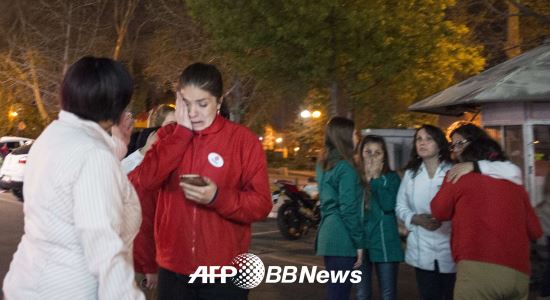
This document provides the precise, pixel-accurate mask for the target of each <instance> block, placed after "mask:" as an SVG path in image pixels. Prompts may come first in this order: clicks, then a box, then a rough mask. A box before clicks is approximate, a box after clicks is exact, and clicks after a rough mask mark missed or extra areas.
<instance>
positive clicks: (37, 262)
mask: <svg viewBox="0 0 550 300" xmlns="http://www.w3.org/2000/svg"><path fill="white" fill-rule="evenodd" d="M132 89H133V84H132V79H131V77H130V75H129V74H128V72H127V71H126V69H125V68H124V67H123V66H122V65H121V64H120V63H118V62H115V61H113V60H111V59H107V58H94V57H84V58H82V59H80V60H79V61H78V62H76V63H75V64H74V65H72V66H71V67H70V68H69V70H68V71H67V74H66V76H65V79H64V80H63V83H62V88H61V108H62V110H61V112H60V113H59V119H58V120H56V121H54V122H52V123H51V124H50V125H49V126H48V127H47V128H46V129H45V130H44V132H43V133H42V134H41V135H40V137H38V139H37V140H36V142H35V143H34V145H33V147H32V148H31V151H30V153H29V157H28V160H27V166H26V170H25V185H24V190H23V193H24V195H25V203H24V214H25V233H24V235H23V237H22V239H21V242H20V243H19V246H18V248H17V251H16V253H15V254H14V256H13V260H12V262H11V264H10V269H9V272H8V274H7V275H6V278H5V280H4V285H3V292H4V295H5V297H6V299H7V300H18V299H24V300H33V299H67V300H68V299H71V300H72V299H90V300H91V299H144V297H143V294H142V293H141V291H140V290H139V289H138V288H137V286H136V284H135V283H134V270H133V262H132V241H133V239H134V236H135V235H136V233H137V231H138V229H139V225H140V222H141V215H140V206H139V201H138V199H137V197H136V193H135V191H134V189H133V187H132V186H131V184H130V182H129V181H128V179H127V177H126V175H125V174H124V173H123V172H122V170H121V167H120V161H119V157H117V155H116V154H120V153H117V149H116V148H117V145H116V143H115V141H114V139H113V138H112V137H111V135H110V134H109V132H110V130H111V127H112V126H113V125H114V124H117V123H118V122H119V120H120V119H121V118H122V117H123V114H124V110H125V108H126V106H127V105H128V103H129V102H130V98H131V95H132Z"/></svg>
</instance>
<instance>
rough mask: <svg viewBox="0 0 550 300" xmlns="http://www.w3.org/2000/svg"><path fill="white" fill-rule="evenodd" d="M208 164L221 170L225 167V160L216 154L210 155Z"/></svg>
mask: <svg viewBox="0 0 550 300" xmlns="http://www.w3.org/2000/svg"><path fill="white" fill-rule="evenodd" d="M208 162H209V163H210V164H211V165H213V166H214V167H216V168H221V167H222V166H223V158H222V156H221V155H219V154H218V153H216V152H212V153H210V154H208Z"/></svg>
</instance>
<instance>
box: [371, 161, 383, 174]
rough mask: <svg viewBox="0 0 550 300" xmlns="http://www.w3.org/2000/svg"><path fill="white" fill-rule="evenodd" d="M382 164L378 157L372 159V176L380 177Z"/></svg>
mask: <svg viewBox="0 0 550 300" xmlns="http://www.w3.org/2000/svg"><path fill="white" fill-rule="evenodd" d="M382 166H383V161H382V160H380V159H374V160H373V163H372V173H371V174H372V178H373V179H376V178H378V177H380V174H381V173H382Z"/></svg>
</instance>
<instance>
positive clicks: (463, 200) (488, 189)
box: [431, 137, 542, 300]
mask: <svg viewBox="0 0 550 300" xmlns="http://www.w3.org/2000/svg"><path fill="white" fill-rule="evenodd" d="M505 159H506V157H505V155H504V153H503V152H502V149H501V147H500V145H499V144H498V143H497V142H495V141H494V140H492V139H490V138H489V137H481V138H479V139H478V140H475V141H472V142H471V143H470V144H469V145H468V147H466V149H464V151H463V152H462V154H461V155H460V160H461V161H462V162H475V161H478V160H490V161H504V160H505ZM431 209H432V215H433V217H435V218H436V219H437V220H439V221H447V220H451V221H452V228H453V231H452V235H451V249H452V254H453V258H454V260H455V261H456V262H457V269H458V271H457V279H456V285H455V289H454V299H455V300H457V299H458V300H460V299H527V296H528V293H529V275H530V272H531V266H530V260H529V252H530V241H532V240H536V239H537V238H539V237H540V236H541V235H542V229H541V226H540V223H539V220H538V218H537V217H536V215H535V213H534V211H533V208H532V207H531V204H530V203H529V197H528V195H527V192H526V191H525V189H524V188H523V186H520V185H517V184H514V183H512V182H510V181H507V180H503V179H495V178H492V177H489V176H485V175H482V174H479V173H469V174H467V175H464V176H463V177H462V178H460V180H459V181H458V182H457V183H455V184H453V183H450V182H447V180H445V181H444V183H443V186H442V187H441V190H440V191H439V192H438V193H437V195H436V196H435V198H434V199H433V200H432V202H431Z"/></svg>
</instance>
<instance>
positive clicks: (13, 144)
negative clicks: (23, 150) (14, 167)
mask: <svg viewBox="0 0 550 300" xmlns="http://www.w3.org/2000/svg"><path fill="white" fill-rule="evenodd" d="M33 141H34V140H33V139H29V138H24V137H18V136H3V137H1V138H0V153H1V154H3V155H2V156H6V155H7V154H8V153H10V152H11V151H12V150H13V149H15V148H19V147H21V146H23V145H26V144H30V143H32V142H33Z"/></svg>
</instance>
